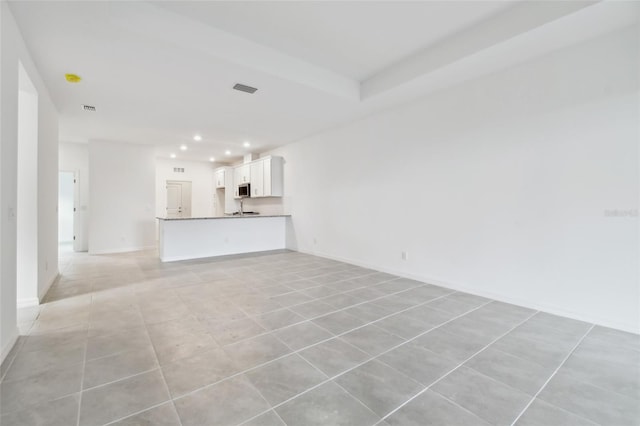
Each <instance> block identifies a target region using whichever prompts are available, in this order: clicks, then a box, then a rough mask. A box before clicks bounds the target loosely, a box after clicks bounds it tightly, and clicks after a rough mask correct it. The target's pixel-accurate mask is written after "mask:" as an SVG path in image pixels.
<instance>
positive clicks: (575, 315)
mask: <svg viewBox="0 0 640 426" xmlns="http://www.w3.org/2000/svg"><path fill="white" fill-rule="evenodd" d="M296 251H299V252H300V253H304V254H310V255H312V256H318V257H324V258H326V259H331V260H337V261H339V262H345V263H350V264H352V265H356V266H361V267H363V268H368V269H374V270H376V271H380V272H386V273H388V274H393V275H397V276H399V277H403V278H409V279H412V280H417V281H422V282H426V283H430V284H434V285H438V286H441V287H445V288H448V289H451V290H456V291H462V292H465V293H469V294H473V295H476V296H481V297H487V298H489V299H494V300H497V301H499V302H505V303H511V304H513V305H518V306H522V307H524V308H529V309H535V310H537V311H542V312H546V313H550V314H553V315H559V316H563V317H566V318H571V319H575V320H578V321H584V322H588V323H591V324H596V325H601V326H603V327H609V328H614V329H616V330H621V331H626V332H628V333H633V334H640V328H639V327H640V326H639V325H638V324H637V323H627V322H620V321H615V320H613V321H612V320H611V319H608V318H601V317H599V316H597V315H589V314H585V313H582V312H575V311H571V310H567V309H565V308H563V307H561V306H555V305H551V304H544V303H531V302H530V301H527V300H523V299H519V298H517V297H511V296H506V295H504V294H498V293H493V292H491V291H479V290H478V289H477V288H472V287H471V286H469V285H465V284H463V283H456V282H452V281H447V280H443V279H441V278H439V277H429V276H422V275H415V274H410V273H407V272H405V271H398V270H394V269H392V268H381V267H380V266H379V265H372V264H369V263H367V262H360V261H357V260H353V259H348V258H343V257H339V256H332V255H329V254H326V253H319V252H311V251H304V250H296Z"/></svg>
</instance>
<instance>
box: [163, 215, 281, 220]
mask: <svg viewBox="0 0 640 426" xmlns="http://www.w3.org/2000/svg"><path fill="white" fill-rule="evenodd" d="M260 217H291V215H290V214H248V215H224V216H202V217H159V216H156V219H159V220H208V219H253V218H260Z"/></svg>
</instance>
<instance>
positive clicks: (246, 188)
mask: <svg viewBox="0 0 640 426" xmlns="http://www.w3.org/2000/svg"><path fill="white" fill-rule="evenodd" d="M238 197H240V198H248V197H251V184H250V183H241V184H240V185H238Z"/></svg>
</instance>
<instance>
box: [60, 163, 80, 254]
mask: <svg viewBox="0 0 640 426" xmlns="http://www.w3.org/2000/svg"><path fill="white" fill-rule="evenodd" d="M76 185H77V183H76V174H75V172H64V171H61V172H60V174H59V178H58V245H59V246H60V248H59V252H60V253H66V252H71V251H74V250H75V247H74V246H75V244H74V242H75V241H76V234H75V216H76V190H75V188H76Z"/></svg>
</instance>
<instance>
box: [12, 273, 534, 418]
mask: <svg viewBox="0 0 640 426" xmlns="http://www.w3.org/2000/svg"><path fill="white" fill-rule="evenodd" d="M257 264H259V263H256V265H257ZM250 266H251V265H248V266H246V267H243V268H248V269H250ZM320 268H321V267H319V268H317V269H320ZM376 272H379V271H374V272H372V273H370V274H365V275H360V277H364V276H369V275H372V274H375V273H376ZM291 274H295V272H292V273H291ZM324 275H330V273H327V274H322V275H319V276H324ZM317 277H318V276H316V277H312V278H317ZM358 277H359V276H357V275H356V276H353V277H350V278H346V279H342V280H339V281H336V283H339V282H344V281H349V280H352V279H355V278H358ZM399 278H402V277H395V278H392V279H389V280H385V281H381V282H379V283H376V284H375V285H368V286H367V285H363V286H361V287H357V288H354V289H350V290H347V291H343V292H339V293H337V294H347V293H349V292H353V291H357V290H362V289H369V288H375V287H376V286H379V285H382V284H384V283H386V282H391V281H394V280H397V279H399ZM301 280H308V281H311V278H301ZM132 284H133V283H132ZM198 284H206V283H193V285H198ZM275 285H277V284H275ZM283 285H284V286H285V287H286V284H283ZM426 285H432V284H429V283H421V284H420V285H419V286H416V287H412V288H406V289H403V290H400V291H398V292H395V293H389V294H383V295H381V296H379V297H377V298H374V299H371V300H365V301H363V302H360V303H357V304H354V305H350V306H347V307H345V308H341V309H337V310H335V311H331V312H329V313H324V314H322V315H319V316H316V317H312V318H307V319H305V320H304V321H301V322H298V323H296V324H301V323H304V322H311V321H313V320H314V319H317V318H320V317H323V316H326V315H330V314H332V313H336V312H340V311H345V310H348V309H350V308H352V307H355V306H359V305H362V304H366V303H370V302H375V301H376V300H379V299H383V298H385V297H389V296H393V295H397V294H399V293H403V292H406V291H410V290H413V289H416V288H420V287H424V286H426ZM133 286H135V284H133ZM321 286H324V285H323V284H319V285H317V286H314V287H312V288H317V287H321ZM184 287H186V286H184ZM435 287H439V286H435ZM176 288H178V289H179V288H183V287H176ZM247 288H248V289H249V290H254V291H257V292H258V293H259V290H258V289H256V288H254V287H247ZM330 288H331V287H330ZM307 289H308V288H307ZM109 290H111V289H105V290H103V291H109ZM305 290H306V289H294V290H293V291H291V292H288V293H286V294H290V293H295V292H299V293H301V294H304V293H303V292H304V291H305ZM456 293H461V292H457V291H451V292H450V293H447V294H444V295H442V296H439V297H437V298H434V299H431V300H428V301H425V302H422V303H420V304H417V305H414V306H410V307H408V308H405V309H402V310H400V311H397V312H393V313H391V314H389V315H386V316H384V317H381V318H378V319H376V320H374V321H370V322H368V323H365V324H363V325H361V326H359V327H356V328H354V329H350V330H347V331H345V332H343V333H338V334H334V333H331V332H330V333H331V334H332V335H333V336H332V337H331V338H329V339H325V340H322V341H320V342H316V343H314V344H312V345H308V346H306V347H303V348H300V349H298V350H297V351H293V352H292V353H289V354H286V355H284V356H288V355H292V354H299V353H300V352H301V351H303V350H306V349H308V348H310V347H313V346H316V345H319V344H322V343H324V342H326V341H328V340H332V339H334V338H338V337H341V336H344V335H345V334H348V333H351V332H353V331H355V330H358V329H360V328H363V327H365V326H368V325H371V324H374V323H376V322H378V321H381V320H383V319H385V318H388V317H390V316H394V315H397V314H400V313H402V312H405V311H408V310H411V309H414V308H417V307H419V306H422V305H428V304H429V303H431V302H433V301H435V300H437V299H441V298H444V297H447V296H450V295H452V294H456ZM260 294H261V293H260ZM263 296H266V295H263ZM332 296H335V295H329V296H325V297H323V298H313V299H312V300H310V301H306V302H302V303H299V304H295V305H291V306H284V307H282V308H281V309H278V310H275V311H270V312H267V313H266V314H268V313H271V312H277V311H282V310H290V308H291V307H295V306H298V305H302V304H305V303H310V302H312V301H323V300H324V299H327V298H330V297H332ZM266 297H268V298H271V297H269V296H266ZM181 300H182V299H181ZM492 302H494V300H489V301H487V302H486V303H484V304H482V305H480V306H477V307H476V308H474V309H471V310H469V311H467V312H465V313H463V314H461V315H458V316H456V317H454V318H452V319H450V320H448V321H446V322H444V323H442V324H440V325H438V326H436V327H433V328H431V329H429V330H426V331H425V332H423V333H421V334H419V335H418V336H415V337H413V338H411V339H408V340H406V341H403V342H402V343H400V344H399V345H396V346H395V347H393V348H391V349H389V350H387V351H385V352H383V353H381V354H378V355H376V356H375V357H371V358H370V359H368V360H367V361H365V362H363V363H361V364H359V365H357V366H355V367H353V368H357V367H358V366H360V365H362V364H364V363H366V362H369V361H371V360H372V359H375V358H377V357H378V356H380V355H383V354H384V353H386V352H388V351H391V350H394V349H396V348H397V347H400V346H402V345H404V344H406V343H409V342H410V341H412V340H415V339H416V338H418V337H420V336H421V335H423V334H426V333H428V332H430V331H433V330H434V329H436V328H439V327H441V326H443V325H445V324H447V323H449V322H451V321H453V320H455V319H458V318H460V317H462V316H464V315H467V314H468V313H470V312H473V311H475V310H476V309H479V308H481V307H483V306H486V305H487V304H489V303H492ZM325 303H326V302H325ZM434 309H436V308H434ZM241 311H242V312H243V313H245V314H246V312H244V310H242V309H241ZM292 312H293V311H292ZM296 314H297V313H296ZM534 315H535V314H534ZM247 317H249V318H250V319H252V320H254V319H255V318H256V317H254V316H251V315H247ZM358 318H359V317H358ZM296 324H291V325H288V326H286V327H282V328H280V329H285V328H287V327H291V326H293V325H296ZM314 324H315V323H314ZM144 325H145V329H146V330H147V333H148V329H147V328H146V327H147V324H146V323H145V324H144ZM315 325H316V326H318V327H319V328H322V329H324V328H323V327H321V326H319V325H317V324H315ZM276 330H279V329H276ZM325 330H326V329H325ZM273 331H275V330H273ZM273 331H271V332H273ZM327 331H328V330H327ZM385 331H386V330H385ZM269 333H270V332H269V331H267V332H265V333H262V334H261V335H265V334H269ZM110 334H113V333H110ZM391 334H393V333H391ZM254 337H258V336H253V337H252V338H254ZM274 337H276V339H277V336H275V335H274ZM245 340H250V339H245ZM278 340H279V341H281V340H280V339H278ZM403 340H404V339H403ZM281 342H282V341H281ZM347 343H348V342H347ZM283 344H285V345H286V343H284V342H283ZM286 346H288V345H286ZM351 346H353V345H351ZM152 347H153V349H154V351H155V347H154V346H153V345H152ZM21 349H22V348H21ZM86 352H87V343H86V342H85V358H84V363H85V364H86ZM284 356H283V357H284ZM283 357H279V358H276V359H274V360H271V361H268V362H266V363H263V364H260V365H258V366H255V367H252V368H250V369H247V370H244V371H243V372H241V373H238V374H244V373H245V372H247V371H251V370H253V369H255V368H260V367H262V366H264V365H267V364H269V363H271V362H273V361H276V360H278V359H281V358H283ZM156 358H157V354H156ZM301 358H303V359H304V360H305V361H306V362H307V363H309V361H308V360H306V358H304V357H303V356H301ZM14 359H15V358H14ZM12 362H13V360H12ZM465 362H466V361H465ZM84 368H85V367H84V366H83V378H82V382H84ZM158 368H159V369H160V370H161V374H163V373H162V366H161V365H159V363H158ZM353 368H351V369H349V370H347V371H345V372H343V373H340V374H338V375H336V376H334V377H333V378H335V377H338V376H340V375H342V374H344V373H346V372H348V371H351V370H352V369H353ZM316 369H317V368H316ZM7 370H8V369H7ZM148 371H152V370H148ZM148 371H147V372H148ZM138 374H143V373H138ZM138 374H136V375H138ZM323 374H324V373H323ZM236 375H237V374H236ZM236 375H234V376H236ZM133 376H135V375H133ZM133 376H129V377H133ZM234 376H230V377H228V378H225V379H223V380H221V381H224V380H227V379H229V378H231V377H234ZM333 378H331V379H329V380H333ZM125 379H126V378H125ZM119 380H123V379H118V380H116V381H119ZM163 380H164V375H163ZM329 380H327V381H324V382H323V383H321V384H320V385H322V384H324V383H327V382H328V381H329ZM221 381H218V382H216V383H219V382H221ZM164 382H165V386H167V390H168V385H167V383H166V380H164ZM110 383H113V382H110ZM82 384H83V383H82ZM214 384H215V383H214ZM214 384H211V385H207V386H205V387H208V386H212V385H214ZM104 385H106V384H103V385H99V386H104ZM99 386H96V387H99ZM205 387H202V388H199V389H197V390H196V391H198V390H201V389H203V388H205ZM316 387H317V386H316ZM94 388H95V387H94ZM94 388H90V389H94ZM314 388H315V387H313V388H312V389H314ZM87 390H89V389H87ZM309 390H311V389H309ZM309 390H307V391H309ZM84 391H85V390H84V389H81V390H80V394H82V392H84ZM196 391H193V392H196ZM307 391H305V392H303V393H306V392H307ZM193 392H191V393H193ZM303 393H300V394H298V395H296V396H294V397H293V398H295V397H297V396H299V395H301V394H303ZM350 395H351V394H350ZM169 396H171V395H170V393H169ZM183 396H186V395H183ZM183 396H181V397H183ZM181 397H179V398H175V399H180V398H181ZM293 398H291V399H293ZM171 401H172V402H173V401H174V399H171ZM167 402H168V401H164V402H163V403H161V404H157V405H155V406H153V407H157V406H160V405H163V404H165V403H167ZM285 402H286V401H285ZM283 403H284V402H283ZM280 405H282V403H281V404H278V405H277V406H280ZM153 407H147V408H145V409H144V410H141V411H140V412H143V411H147V410H149V409H151V408H153ZM174 407H175V404H174ZM270 410H273V411H274V412H275V409H274V408H270ZM176 411H177V410H176ZM267 411H269V410H267ZM264 413H266V412H264ZM264 413H261V414H260V415H262V414H264ZM135 414H136V413H134V414H129V415H127V416H126V417H123V418H127V417H131V416H132V415H135ZM79 415H80V406H79V412H78V421H79ZM276 415H277V413H276ZM178 417H179V416H178ZM250 420H251V419H250ZM116 421H118V420H116ZM110 423H113V422H110ZM110 423H109V424H110Z"/></svg>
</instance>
